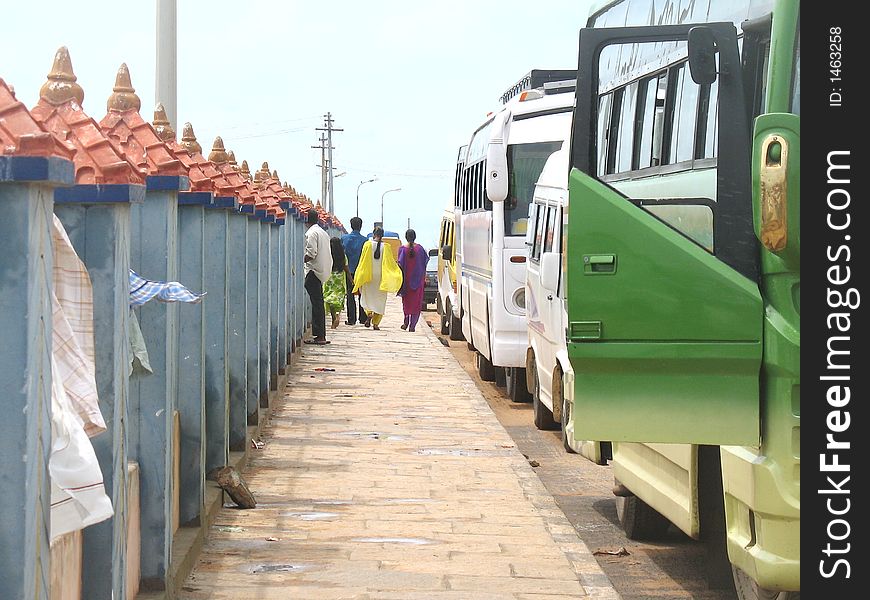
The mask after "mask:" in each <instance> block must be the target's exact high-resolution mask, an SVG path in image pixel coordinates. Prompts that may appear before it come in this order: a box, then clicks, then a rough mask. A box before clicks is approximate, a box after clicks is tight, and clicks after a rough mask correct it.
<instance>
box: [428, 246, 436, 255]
mask: <svg viewBox="0 0 870 600" xmlns="http://www.w3.org/2000/svg"><path fill="white" fill-rule="evenodd" d="M429 256H438V248H432V249H431V250H429Z"/></svg>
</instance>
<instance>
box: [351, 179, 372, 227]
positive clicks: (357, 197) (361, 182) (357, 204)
mask: <svg viewBox="0 0 870 600" xmlns="http://www.w3.org/2000/svg"><path fill="white" fill-rule="evenodd" d="M377 180H378V178H377V177H372V178H371V179H366V180H365V181H360V182H359V185H358V186H356V215H354V216H357V217H358V216H359V188H360V187H362V185H363V184H366V183H371V182H373V181H377Z"/></svg>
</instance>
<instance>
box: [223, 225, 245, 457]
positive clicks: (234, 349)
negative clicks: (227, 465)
mask: <svg viewBox="0 0 870 600" xmlns="http://www.w3.org/2000/svg"><path fill="white" fill-rule="evenodd" d="M227 217H228V222H227V231H228V234H227V249H228V255H227V375H228V378H229V404H230V435H229V437H230V449H231V450H232V451H235V452H241V451H243V450H244V449H245V444H246V443H247V431H246V429H247V426H248V409H247V381H248V378H247V353H246V352H247V310H246V308H247V270H248V266H247V263H248V260H247V254H246V249H247V237H248V234H247V230H248V218H247V216H246V215H244V214H242V213H239V212H231V213H230V214H228V215H227Z"/></svg>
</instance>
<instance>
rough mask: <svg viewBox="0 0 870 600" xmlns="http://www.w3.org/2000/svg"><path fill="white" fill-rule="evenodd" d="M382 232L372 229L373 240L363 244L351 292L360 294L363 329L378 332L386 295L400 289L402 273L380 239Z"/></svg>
mask: <svg viewBox="0 0 870 600" xmlns="http://www.w3.org/2000/svg"><path fill="white" fill-rule="evenodd" d="M383 237H384V230H383V229H382V228H381V227H375V229H374V231H373V232H372V239H370V240H369V241H367V242H366V243H365V244H363V249H362V253H361V254H360V259H359V264H358V265H357V269H356V276H355V277H354V285H353V291H354V293H356V292H359V297H360V304H361V305H362V307H363V308H364V309H365V311H366V320H365V326H366V327H372V328H373V329H380V324H381V319H383V318H384V312H385V311H386V307H387V294H388V293H390V292H392V293H396V292H398V291H399V288H401V287H402V270H401V269H399V265H397V264H396V259H395V258H393V250H392V249H391V248H390V247H389V246H388V245H387V244H385V243H383V241H382V239H383Z"/></svg>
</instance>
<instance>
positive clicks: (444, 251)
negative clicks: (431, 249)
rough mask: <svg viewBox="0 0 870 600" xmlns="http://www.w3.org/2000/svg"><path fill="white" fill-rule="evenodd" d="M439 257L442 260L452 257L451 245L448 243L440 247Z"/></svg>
mask: <svg viewBox="0 0 870 600" xmlns="http://www.w3.org/2000/svg"><path fill="white" fill-rule="evenodd" d="M441 258H443V259H444V260H450V259H452V258H453V247H452V246H451V245H450V244H445V245H444V246H443V247H442V248H441Z"/></svg>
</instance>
